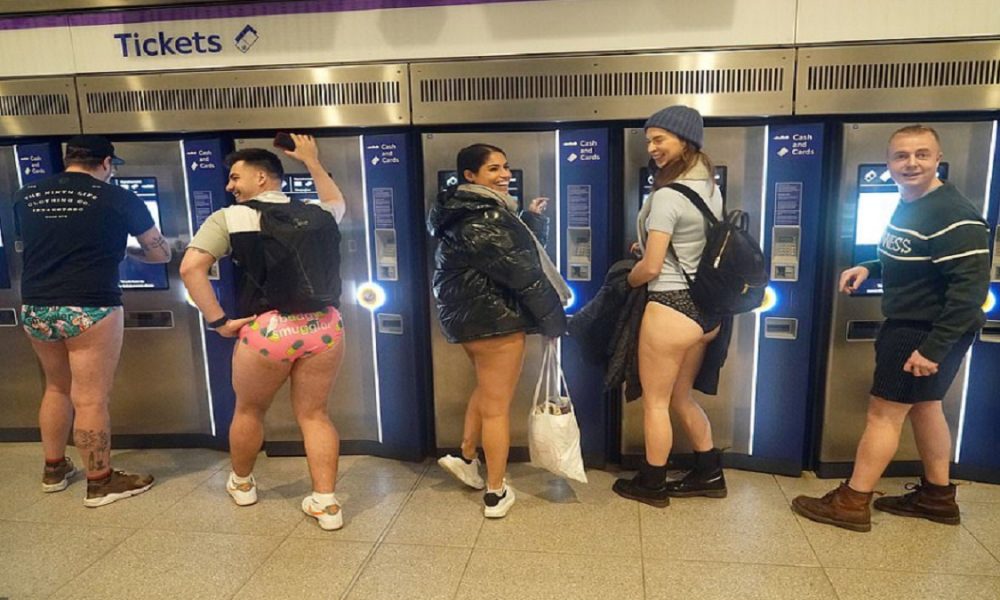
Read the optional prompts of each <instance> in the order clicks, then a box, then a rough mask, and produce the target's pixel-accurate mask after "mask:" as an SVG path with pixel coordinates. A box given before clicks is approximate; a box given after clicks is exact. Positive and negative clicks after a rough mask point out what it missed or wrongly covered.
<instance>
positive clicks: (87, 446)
mask: <svg viewBox="0 0 1000 600" xmlns="http://www.w3.org/2000/svg"><path fill="white" fill-rule="evenodd" d="M73 440H74V441H75V442H76V447H77V448H79V449H80V453H81V454H83V455H85V456H86V457H87V470H88V471H91V472H93V471H103V470H105V469H107V468H108V461H107V460H106V459H105V455H107V453H108V450H109V449H110V443H109V440H108V432H107V431H95V430H92V429H74V430H73Z"/></svg>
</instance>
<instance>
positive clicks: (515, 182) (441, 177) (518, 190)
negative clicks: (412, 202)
mask: <svg viewBox="0 0 1000 600" xmlns="http://www.w3.org/2000/svg"><path fill="white" fill-rule="evenodd" d="M459 183H463V182H460V181H459V180H458V172H457V171H438V190H440V191H442V192H443V191H444V190H446V189H448V188H449V187H451V186H453V185H458V184H459ZM523 184H524V171H523V170H521V169H511V170H510V183H509V184H507V193H508V194H510V195H511V196H513V197H514V198H515V199H517V207H518V209H519V210H524V192H523V191H522V188H523Z"/></svg>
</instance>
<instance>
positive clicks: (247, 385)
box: [229, 344, 291, 477]
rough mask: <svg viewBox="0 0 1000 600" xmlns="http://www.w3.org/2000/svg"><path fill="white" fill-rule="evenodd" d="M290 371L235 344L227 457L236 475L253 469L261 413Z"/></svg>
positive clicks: (260, 441) (260, 439)
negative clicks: (234, 407) (232, 410)
mask: <svg viewBox="0 0 1000 600" xmlns="http://www.w3.org/2000/svg"><path fill="white" fill-rule="evenodd" d="M289 371H291V365H290V364H287V363H278V362H274V361H272V360H269V359H267V358H264V357H263V356H260V355H259V354H258V353H257V352H256V351H255V350H253V349H252V348H250V347H249V346H247V345H245V344H236V351H235V352H234V353H233V390H234V391H235V392H236V410H235V411H234V413H233V422H232V424H231V425H230V426H229V457H230V460H232V463H233V472H234V473H236V475H237V476H239V477H247V476H249V475H250V473H252V472H253V465H254V463H255V462H256V461H257V453H258V452H260V449H261V446H263V445H264V414H265V413H266V412H267V409H268V407H270V406H271V401H272V400H274V394H275V392H277V391H278V389H279V388H281V384H283V383H284V382H285V379H287V378H288V373H289Z"/></svg>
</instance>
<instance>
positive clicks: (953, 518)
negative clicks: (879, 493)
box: [875, 477, 962, 525]
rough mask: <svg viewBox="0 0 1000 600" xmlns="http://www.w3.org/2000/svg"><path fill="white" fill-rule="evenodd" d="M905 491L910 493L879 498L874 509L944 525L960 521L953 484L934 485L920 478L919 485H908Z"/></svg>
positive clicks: (956, 523)
mask: <svg viewBox="0 0 1000 600" xmlns="http://www.w3.org/2000/svg"><path fill="white" fill-rule="evenodd" d="M906 489H908V490H912V491H911V492H910V493H909V494H903V495H902V496H886V497H885V498H879V499H878V500H876V501H875V508H877V509H879V510H881V511H884V512H887V513H892V514H894V515H900V516H902V517H917V518H920V519H929V520H931V521H934V522H936V523H945V524H946V525H958V524H959V523H960V522H961V521H962V516H961V513H960V512H959V511H958V503H956V502H955V484H954V483H951V484H948V485H934V484H933V483H929V482H928V481H927V480H926V479H924V478H923V477H921V478H920V483H908V484H906Z"/></svg>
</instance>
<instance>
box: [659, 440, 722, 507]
mask: <svg viewBox="0 0 1000 600" xmlns="http://www.w3.org/2000/svg"><path fill="white" fill-rule="evenodd" d="M664 487H665V488H666V493H667V495H668V496H673V497H674V498H689V497H691V496H707V497H709V498H725V497H726V493H727V492H726V476H725V475H724V474H723V473H722V450H719V449H718V448H712V449H711V450H709V451H708V452H697V451H695V453H694V469H691V470H690V471H688V473H687V474H686V475H685V476H684V477H683V478H682V479H678V480H675V481H668V482H667V483H666V484H665V485H664Z"/></svg>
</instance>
